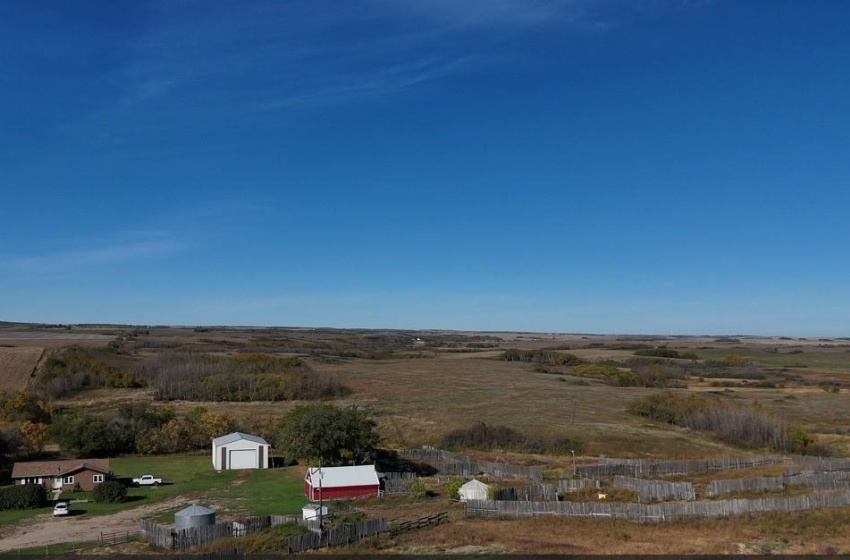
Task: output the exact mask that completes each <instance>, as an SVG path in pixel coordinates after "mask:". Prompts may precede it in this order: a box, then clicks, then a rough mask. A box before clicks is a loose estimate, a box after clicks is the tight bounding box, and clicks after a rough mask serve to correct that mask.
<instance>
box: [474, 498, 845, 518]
mask: <svg viewBox="0 0 850 560" xmlns="http://www.w3.org/2000/svg"><path fill="white" fill-rule="evenodd" d="M847 506H850V492H845V493H841V494H831V495H830V494H813V495H809V496H791V497H781V498H760V499H755V500H714V501H692V502H665V503H661V504H637V503H615V502H497V501H494V500H469V501H467V502H466V515H468V516H472V517H542V516H562V517H596V518H611V519H626V520H629V521H638V522H645V521H669V520H673V519H682V518H689V517H690V518H711V517H727V516H732V515H740V514H743V513H755V512H766V511H806V510H812V509H824V508H837V507H847Z"/></svg>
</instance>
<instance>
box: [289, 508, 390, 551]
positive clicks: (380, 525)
mask: <svg viewBox="0 0 850 560" xmlns="http://www.w3.org/2000/svg"><path fill="white" fill-rule="evenodd" d="M388 531H389V529H388V527H387V520H386V519H384V518H383V517H379V518H376V519H367V520H365V521H360V522H358V523H344V524H341V525H333V526H331V527H326V528H325V530H324V531H322V532H321V533H314V532H310V533H306V534H304V535H293V536H291V537H289V538H288V539H287V550H286V552H287V553H288V554H295V553H297V552H302V551H304V550H311V549H315V548H325V547H329V546H340V545H345V544H350V543H353V542H356V541H359V540H361V539H365V538H368V537H373V536H375V535H380V534H381V533H386V532H388Z"/></svg>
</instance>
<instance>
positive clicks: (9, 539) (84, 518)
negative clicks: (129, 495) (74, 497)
mask: <svg viewBox="0 0 850 560" xmlns="http://www.w3.org/2000/svg"><path fill="white" fill-rule="evenodd" d="M185 503H186V500H185V498H172V499H171V500H166V501H164V502H159V503H156V504H151V505H148V506H141V507H138V508H135V509H131V510H126V511H121V512H118V513H113V514H111V515H100V516H97V517H91V516H88V515H85V514H81V515H72V516H70V517H66V518H53V516H52V515H51V514H49V513H48V514H44V515H40V516H38V517H36V518H35V520H34V521H33V523H29V524H26V525H18V526H16V527H12V528H10V529H0V551H9V550H17V549H19V548H30V547H36V546H45V545H53V544H59V543H69V542H78V543H83V542H92V541H97V540H99V539H100V533H101V532H104V533H112V532H116V531H130V532H133V531H138V530H139V520H140V519H141V518H142V517H145V516H148V515H150V514H151V513H155V512H158V511H163V510H167V509H170V508H174V507H178V506H180V505H183V504H185ZM85 509H86V504H85V503H80V504H74V505H73V506H72V510H77V511H80V510H82V511H85Z"/></svg>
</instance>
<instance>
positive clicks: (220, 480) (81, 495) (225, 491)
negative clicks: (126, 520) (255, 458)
mask: <svg viewBox="0 0 850 560" xmlns="http://www.w3.org/2000/svg"><path fill="white" fill-rule="evenodd" d="M110 466H111V467H112V471H113V472H114V473H115V477H116V478H117V479H119V480H123V479H125V478H126V479H130V478H133V477H137V476H141V475H143V474H152V475H154V476H157V477H161V478H162V479H163V482H164V484H163V485H161V486H153V487H140V488H132V487H131V488H129V489H128V492H127V499H126V500H125V501H124V502H121V503H118V504H97V503H95V502H93V501H91V493H90V492H76V493H74V492H63V493H62V495H61V496H60V499H66V500H74V499H79V500H89V501H88V502H85V503H79V504H72V506H71V509H72V511H74V512H77V513H76V514H77V515H107V514H110V513H115V512H118V511H123V510H128V509H134V508H137V507H140V506H145V505H151V504H155V503H158V502H162V501H165V500H168V499H170V498H175V497H182V498H185V505H182V506H180V507H177V508H174V509H172V510H170V511H169V512H166V513H165V514H158V516H157V517H156V519H157V520H158V521H173V513H174V512H175V511H177V510H180V509H183V507H186V506H188V505H191V504H192V503H199V504H202V505H208V506H211V507H213V506H214V507H213V509H215V510H216V511H220V512H222V513H237V514H242V515H269V514H294V513H300V510H301V507H302V506H303V505H304V504H306V503H307V499H306V497H305V496H304V481H303V478H302V477H301V475H300V474H299V473H297V472H295V471H294V470H293V469H262V470H248V471H222V472H216V471H215V470H213V468H212V460H211V458H210V456H209V455H208V454H203V455H170V456H157V457H149V456H131V457H118V458H114V459H110ZM52 512H53V506H52V505H51V506H49V507H46V508H40V509H34V510H10V511H0V525H2V526H8V525H13V524H16V523H20V522H22V521H26V520H28V519H32V518H34V517H36V516H39V515H52ZM79 512H82V513H79Z"/></svg>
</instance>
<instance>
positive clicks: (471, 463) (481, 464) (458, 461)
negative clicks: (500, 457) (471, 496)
mask: <svg viewBox="0 0 850 560" xmlns="http://www.w3.org/2000/svg"><path fill="white" fill-rule="evenodd" d="M398 455H399V457H402V458H404V459H411V460H415V461H421V462H424V463H427V464H429V465H431V466H432V467H434V468H435V469H437V470H438V471H439V472H440V473H441V474H451V475H456V476H475V475H477V474H479V473H484V474H489V475H490V476H492V477H493V478H495V479H504V478H530V479H531V480H538V481H539V480H542V479H543V472H542V471H541V470H540V469H539V468H538V467H523V466H520V465H512V464H510V463H494V462H492V461H479V460H477V459H473V458H472V457H469V456H468V455H462V454H460V453H451V452H449V451H444V450H442V449H434V448H430V447H426V448H422V449H402V450H401V451H399V452H398Z"/></svg>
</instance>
